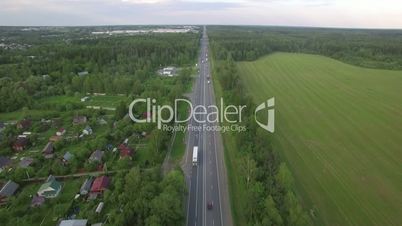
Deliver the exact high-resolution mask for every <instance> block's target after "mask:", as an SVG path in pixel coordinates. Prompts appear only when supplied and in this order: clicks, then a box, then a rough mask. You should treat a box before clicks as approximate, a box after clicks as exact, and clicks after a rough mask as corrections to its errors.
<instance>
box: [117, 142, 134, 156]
mask: <svg viewBox="0 0 402 226" xmlns="http://www.w3.org/2000/svg"><path fill="white" fill-rule="evenodd" d="M119 151H120V158H131V157H133V154H134V150H133V149H132V148H130V147H128V146H127V145H125V144H120V145H119Z"/></svg>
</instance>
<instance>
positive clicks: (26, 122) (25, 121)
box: [17, 119, 32, 130]
mask: <svg viewBox="0 0 402 226" xmlns="http://www.w3.org/2000/svg"><path fill="white" fill-rule="evenodd" d="M31 125H32V121H31V120H29V119H23V120H21V121H19V122H17V129H23V130H26V129H29V128H30V127H31Z"/></svg>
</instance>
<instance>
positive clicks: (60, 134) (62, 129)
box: [56, 128, 66, 136]
mask: <svg viewBox="0 0 402 226" xmlns="http://www.w3.org/2000/svg"><path fill="white" fill-rule="evenodd" d="M65 133H66V130H65V129H64V128H60V129H59V130H57V132H56V135H57V136H63V135H64V134H65Z"/></svg>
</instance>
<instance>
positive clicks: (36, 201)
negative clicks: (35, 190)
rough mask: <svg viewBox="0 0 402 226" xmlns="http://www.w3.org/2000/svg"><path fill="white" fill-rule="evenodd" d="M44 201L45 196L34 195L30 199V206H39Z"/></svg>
mask: <svg viewBox="0 0 402 226" xmlns="http://www.w3.org/2000/svg"><path fill="white" fill-rule="evenodd" d="M43 203H45V197H43V196H39V195H34V197H33V198H32V201H31V207H39V206H41V205H43Z"/></svg>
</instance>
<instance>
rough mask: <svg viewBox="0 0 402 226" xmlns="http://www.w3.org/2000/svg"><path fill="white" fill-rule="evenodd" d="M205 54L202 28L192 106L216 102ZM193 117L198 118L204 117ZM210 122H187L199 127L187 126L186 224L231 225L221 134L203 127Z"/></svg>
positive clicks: (196, 225) (201, 225) (204, 37)
mask: <svg viewBox="0 0 402 226" xmlns="http://www.w3.org/2000/svg"><path fill="white" fill-rule="evenodd" d="M208 55H209V54H208V37H207V33H206V28H205V27H204V29H203V35H202V39H201V51H200V57H199V62H198V65H199V76H197V79H196V81H195V85H194V88H193V93H192V100H191V101H192V103H193V106H196V105H203V106H205V107H207V106H209V105H216V104H215V94H214V90H213V86H212V78H211V79H210V78H209V77H210V76H211V71H210V62H209V59H208ZM207 109H208V108H207ZM197 119H198V120H199V121H202V120H205V119H206V116H205V115H204V116H203V118H202V117H201V116H200V118H197ZM214 125H218V123H208V122H202V123H198V122H196V121H195V120H194V119H191V120H190V122H189V127H191V128H200V127H201V130H192V129H189V130H188V133H187V140H186V142H187V146H186V156H185V164H184V171H185V174H186V179H187V184H188V190H189V194H188V196H187V219H186V225H188V226H215V225H217V226H219V225H221V226H223V225H224V226H231V225H233V222H232V215H231V210H230V202H229V191H228V183H227V176H226V167H225V163H224V153H223V151H224V149H223V144H222V137H221V134H220V132H218V131H209V130H206V129H204V128H205V127H212V126H214ZM194 146H198V165H197V166H193V165H192V150H193V147H194ZM208 203H212V204H213V207H212V209H209V208H207V205H208Z"/></svg>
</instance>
